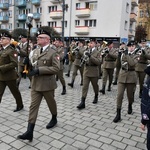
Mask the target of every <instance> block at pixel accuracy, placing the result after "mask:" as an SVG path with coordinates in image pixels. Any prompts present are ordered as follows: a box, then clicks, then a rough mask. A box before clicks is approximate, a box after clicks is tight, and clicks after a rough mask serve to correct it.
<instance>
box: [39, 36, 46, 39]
mask: <svg viewBox="0 0 150 150" xmlns="http://www.w3.org/2000/svg"><path fill="white" fill-rule="evenodd" d="M45 38H47V37H42V36H38V37H37V39H45Z"/></svg>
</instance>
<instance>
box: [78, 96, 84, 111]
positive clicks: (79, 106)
mask: <svg viewBox="0 0 150 150" xmlns="http://www.w3.org/2000/svg"><path fill="white" fill-rule="evenodd" d="M77 108H78V109H83V108H85V98H84V97H82V98H81V103H80V104H79V105H78V106H77Z"/></svg>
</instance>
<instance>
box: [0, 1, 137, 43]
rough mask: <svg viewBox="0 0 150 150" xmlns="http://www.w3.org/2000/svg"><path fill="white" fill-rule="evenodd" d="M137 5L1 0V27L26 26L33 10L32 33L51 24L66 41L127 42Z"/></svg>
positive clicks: (131, 3)
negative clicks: (82, 39)
mask: <svg viewBox="0 0 150 150" xmlns="http://www.w3.org/2000/svg"><path fill="white" fill-rule="evenodd" d="M63 2H65V5H64V7H62V6H63V5H62V4H63ZM137 6H138V0H64V1H63V0H0V25H1V26H0V27H1V28H2V29H8V30H10V31H11V30H13V29H15V28H27V26H26V19H27V14H29V13H33V22H32V24H33V28H32V29H31V33H34V32H36V30H37V28H38V27H40V26H50V27H53V28H54V29H55V30H56V31H57V32H58V33H60V35H61V34H62V31H64V37H65V40H70V39H79V38H86V39H88V38H96V39H98V40H106V41H109V40H113V41H116V42H122V41H124V42H127V41H128V40H130V39H134V35H135V25H136V16H137ZM62 8H65V11H64V13H63V11H62V10H63V9H62ZM63 15H64V17H63ZM63 18H64V19H63ZM63 22H64V28H62V23H63ZM63 29H64V30H63Z"/></svg>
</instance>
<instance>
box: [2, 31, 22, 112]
mask: <svg viewBox="0 0 150 150" xmlns="http://www.w3.org/2000/svg"><path fill="white" fill-rule="evenodd" d="M0 45H1V46H2V48H1V50H0V103H1V100H2V96H3V94H4V91H5V88H6V86H8V88H9V89H10V91H11V93H12V95H13V96H14V98H15V100H16V104H17V107H16V109H15V110H14V112H17V111H20V110H22V109H23V107H24V106H23V102H22V96H21V93H20V91H19V89H18V87H17V86H16V80H17V78H18V75H17V71H16V67H17V63H18V61H17V56H18V55H17V51H16V50H15V49H14V47H12V46H11V35H10V33H9V32H8V31H7V30H4V31H3V32H2V33H1V34H0Z"/></svg>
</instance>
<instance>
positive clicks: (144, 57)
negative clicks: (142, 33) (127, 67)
mask: <svg viewBox="0 0 150 150" xmlns="http://www.w3.org/2000/svg"><path fill="white" fill-rule="evenodd" d="M143 51H144V52H145V54H143V53H141V55H139V59H138V63H137V64H136V66H135V71H139V72H144V70H145V69H146V67H147V64H148V60H150V53H149V52H148V51H147V50H146V49H144V50H143Z"/></svg>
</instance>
